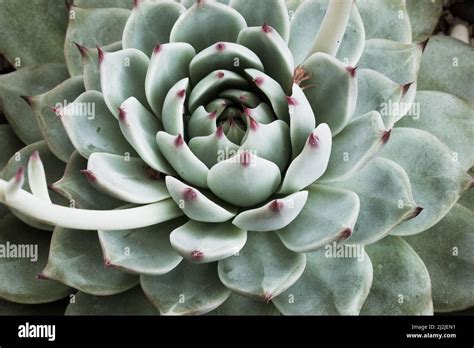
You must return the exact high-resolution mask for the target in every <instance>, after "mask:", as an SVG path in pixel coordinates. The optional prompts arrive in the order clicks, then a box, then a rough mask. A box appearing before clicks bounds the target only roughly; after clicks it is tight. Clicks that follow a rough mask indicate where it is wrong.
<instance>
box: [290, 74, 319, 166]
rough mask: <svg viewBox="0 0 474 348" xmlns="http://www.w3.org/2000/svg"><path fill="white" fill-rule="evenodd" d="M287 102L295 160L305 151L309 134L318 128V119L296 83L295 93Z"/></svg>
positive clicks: (294, 86)
mask: <svg viewBox="0 0 474 348" xmlns="http://www.w3.org/2000/svg"><path fill="white" fill-rule="evenodd" d="M287 101H288V108H289V113H290V136H291V149H292V155H293V158H295V157H296V156H298V155H299V154H300V152H301V150H303V148H304V145H305V142H306V140H307V139H308V136H309V134H310V133H311V132H312V131H313V130H314V128H315V127H316V119H315V117H314V113H313V109H312V108H311V104H309V102H308V99H306V96H305V95H304V93H303V90H302V89H301V87H300V86H298V85H297V84H296V83H295V84H293V93H292V94H291V97H288V98H287Z"/></svg>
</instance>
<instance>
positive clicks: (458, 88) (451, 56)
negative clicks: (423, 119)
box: [418, 36, 474, 103]
mask: <svg viewBox="0 0 474 348" xmlns="http://www.w3.org/2000/svg"><path fill="white" fill-rule="evenodd" d="M473 66H474V48H473V47H472V46H470V45H466V44H465V43H464V42H461V41H459V40H456V39H453V38H452V37H449V36H445V37H444V36H432V37H431V38H430V39H429V41H428V44H427V45H426V48H425V51H424V53H423V59H422V60H421V66H420V74H419V79H418V88H419V89H420V90H430V91H441V92H446V93H450V94H452V95H455V96H457V97H459V98H463V99H466V100H467V101H469V102H471V103H474V89H472V88H470V87H471V85H472V81H473V80H474V68H473ZM433 69H436V73H435V74H433Z"/></svg>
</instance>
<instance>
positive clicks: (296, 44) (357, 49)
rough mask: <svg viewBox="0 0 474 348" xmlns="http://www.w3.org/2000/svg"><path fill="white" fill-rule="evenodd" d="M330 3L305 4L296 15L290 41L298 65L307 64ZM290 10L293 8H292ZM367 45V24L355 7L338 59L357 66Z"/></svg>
mask: <svg viewBox="0 0 474 348" xmlns="http://www.w3.org/2000/svg"><path fill="white" fill-rule="evenodd" d="M328 4H329V1H328V0H321V1H302V5H301V6H298V8H297V9H296V11H295V12H294V13H293V18H292V20H291V30H290V41H289V43H288V46H289V48H290V50H291V52H292V53H293V57H294V59H295V64H296V65H299V64H301V63H303V62H304V60H305V59H306V58H307V57H308V54H309V53H310V51H311V46H312V43H313V42H314V40H315V39H316V35H317V34H318V32H319V29H320V27H321V23H322V21H323V19H324V15H325V14H326V10H327V8H328ZM288 7H289V8H290V5H288ZM364 43H365V30H364V23H362V19H361V17H360V14H359V11H358V9H357V7H356V6H353V7H352V11H351V16H350V18H349V23H348V24H347V29H346V33H345V34H344V37H343V39H342V42H341V45H340V46H339V50H338V53H337V55H336V57H337V58H339V59H340V60H342V61H344V62H346V63H347V64H348V65H351V66H354V65H356V63H357V61H358V60H359V58H360V56H361V54H362V50H363V49H364Z"/></svg>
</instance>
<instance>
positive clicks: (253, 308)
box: [208, 292, 280, 316]
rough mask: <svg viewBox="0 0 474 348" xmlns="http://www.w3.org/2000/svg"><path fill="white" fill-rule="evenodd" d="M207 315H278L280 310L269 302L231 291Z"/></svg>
mask: <svg viewBox="0 0 474 348" xmlns="http://www.w3.org/2000/svg"><path fill="white" fill-rule="evenodd" d="M208 315H246V316H247V315H280V312H279V311H278V309H276V307H275V306H274V305H273V304H272V303H271V302H269V303H265V302H262V301H259V300H255V299H253V298H249V297H247V296H243V295H240V294H238V293H236V292H233V293H232V294H231V295H230V296H229V298H228V299H227V300H226V301H225V302H224V303H223V304H221V305H220V306H219V307H217V308H216V309H215V310H213V311H212V312H210V313H209V314H208Z"/></svg>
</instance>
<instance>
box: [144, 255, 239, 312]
mask: <svg viewBox="0 0 474 348" xmlns="http://www.w3.org/2000/svg"><path fill="white" fill-rule="evenodd" d="M140 283H141V286H142V289H143V291H144V292H145V294H146V295H147V297H148V298H149V299H150V300H151V302H152V303H153V304H154V305H155V306H156V307H157V308H158V310H159V311H160V314H162V315H190V314H194V315H198V314H205V313H207V312H210V311H212V310H213V309H215V308H217V307H219V306H220V305H221V304H222V303H223V302H224V301H225V300H226V299H227V298H228V297H229V295H230V290H228V289H226V287H225V286H223V285H222V283H221V282H220V280H219V278H218V277H217V267H216V264H215V263H210V264H205V265H195V264H192V263H190V262H181V264H180V265H179V266H178V267H177V268H176V269H175V270H174V271H173V272H170V273H168V274H165V275H160V276H141V277H140Z"/></svg>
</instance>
